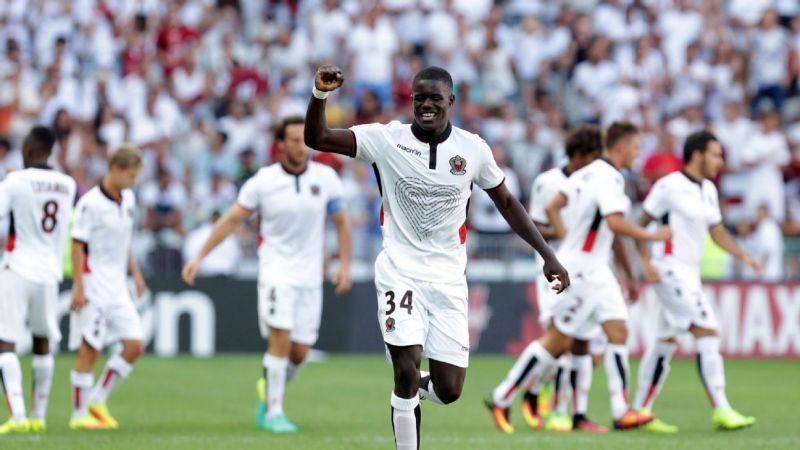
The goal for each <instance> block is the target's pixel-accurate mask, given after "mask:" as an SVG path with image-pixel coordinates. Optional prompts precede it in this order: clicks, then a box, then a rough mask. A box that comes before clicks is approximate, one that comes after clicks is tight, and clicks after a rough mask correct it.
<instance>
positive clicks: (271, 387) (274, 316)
mask: <svg viewBox="0 0 800 450" xmlns="http://www.w3.org/2000/svg"><path fill="white" fill-rule="evenodd" d="M265 278H266V277H265ZM301 295H302V290H301V289H298V288H296V287H293V286H288V285H282V284H279V283H268V282H265V281H262V282H259V288H258V296H259V299H258V312H259V327H260V329H261V334H262V336H264V337H266V338H267V339H268V345H267V352H266V353H264V357H263V359H262V364H263V367H264V377H263V380H264V381H263V382H261V381H260V382H259V383H258V387H259V390H260V393H259V394H260V398H261V399H262V401H261V402H259V404H258V408H257V411H256V424H257V425H258V427H259V428H261V429H264V430H267V431H271V432H273V433H293V432H296V431H297V427H296V426H295V425H294V424H293V423H292V422H291V421H289V419H288V418H287V417H286V414H285V413H284V410H283V401H284V394H285V392H286V378H287V372H288V370H289V353H290V352H291V349H292V332H293V327H294V324H295V323H296V322H297V320H296V319H295V312H296V309H297V307H298V304H299V303H300V301H301Z"/></svg>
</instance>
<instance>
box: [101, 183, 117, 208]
mask: <svg viewBox="0 0 800 450" xmlns="http://www.w3.org/2000/svg"><path fill="white" fill-rule="evenodd" d="M97 187H98V188H100V192H102V193H103V195H104V196H105V197H106V198H107V199H109V200H111V201H112V202H114V203H116V204H118V205H119V204H121V203H122V193H121V192H120V198H114V196H112V195H111V193H110V192H108V191H107V190H106V188H104V187H103V183H102V182H101V183H97Z"/></svg>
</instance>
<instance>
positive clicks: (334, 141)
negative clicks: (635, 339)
mask: <svg viewBox="0 0 800 450" xmlns="http://www.w3.org/2000/svg"><path fill="white" fill-rule="evenodd" d="M343 81H344V79H343V77H342V72H341V70H339V68H337V67H333V66H322V67H320V68H319V69H318V70H317V73H316V77H315V80H314V88H313V90H312V97H311V99H310V101H309V104H308V112H307V113H306V124H307V127H306V133H305V139H306V143H307V144H308V145H309V146H311V147H313V148H316V149H319V150H322V151H326V152H332V153H339V154H342V155H347V156H350V157H353V158H357V159H359V160H361V161H365V162H367V163H368V164H371V165H372V167H373V169H374V171H375V175H376V178H377V180H378V185H379V186H380V190H381V195H382V198H383V206H382V209H381V213H380V221H381V226H382V230H383V238H384V239H383V251H382V252H381V253H380V255H378V258H377V260H376V261H375V287H376V290H377V300H378V322H379V324H380V327H381V329H382V332H383V340H384V342H385V344H386V348H387V353H388V355H389V357H390V358H391V361H392V366H393V369H394V389H393V391H392V393H391V396H390V403H391V411H392V415H391V420H392V428H393V430H394V438H395V444H396V447H397V448H398V449H403V450H405V449H415V448H419V445H420V444H419V443H420V432H419V429H420V423H421V412H420V407H419V401H420V398H427V399H429V400H430V401H432V402H434V403H438V404H448V403H452V402H454V401H456V400H457V399H458V397H459V396H460V395H461V391H462V388H463V385H464V378H465V376H466V372H467V365H468V361H469V335H468V327H467V282H466V277H465V271H466V261H467V255H466V251H465V245H464V244H465V241H466V226H465V221H466V213H467V205H468V202H469V197H470V194H471V188H472V184H473V183H474V184H477V185H478V187H480V188H482V189H485V190H486V191H487V192H488V194H489V196H490V197H491V198H492V200H493V201H494V203H495V205H496V206H497V208H498V210H499V211H500V213H501V214H502V215H503V217H504V218H505V219H506V221H507V222H508V223H509V225H511V228H512V229H513V230H514V231H515V232H516V233H517V234H518V235H520V236H521V237H522V238H523V239H524V240H525V241H526V242H528V244H530V245H531V246H532V247H533V248H534V249H536V251H537V252H538V253H539V254H540V255H542V257H543V258H544V273H545V276H546V277H547V278H548V280H550V281H552V280H554V279H556V278H557V279H558V280H560V284H559V285H558V286H556V289H558V290H559V292H560V291H562V290H563V289H565V288H566V287H567V286H569V278H568V276H567V272H566V270H565V269H564V268H563V267H562V266H561V264H560V263H559V262H558V260H557V259H556V257H555V254H554V253H553V251H552V250H551V249H550V247H548V246H547V244H546V243H545V241H544V239H543V238H542V236H541V235H540V234H539V232H538V231H537V230H536V227H535V226H534V225H533V223H532V221H531V220H530V219H529V218H528V215H527V213H526V211H525V208H524V207H523V206H522V205H521V204H520V203H519V201H518V200H517V199H515V198H514V197H513V195H511V193H510V192H509V191H508V188H507V187H506V186H505V184H504V177H503V172H502V170H500V168H499V167H498V166H497V164H496V163H495V161H494V158H493V157H492V153H491V151H490V149H489V146H488V145H487V144H486V143H485V142H484V141H483V140H482V139H481V138H480V137H479V136H477V135H474V134H472V133H468V132H466V131H464V130H462V129H459V128H456V127H453V126H452V125H451V124H450V120H449V116H450V110H451V108H452V106H453V102H454V101H455V96H454V95H453V81H452V78H451V77H450V74H449V73H448V72H447V71H446V70H444V69H441V68H438V67H428V68H426V69H423V70H421V71H420V72H418V73H417V74H416V75H415V76H414V79H413V82H412V104H413V109H414V120H413V123H411V124H402V123H400V122H390V123H389V124H385V125H384V124H379V123H373V124H367V125H358V126H354V127H352V128H350V129H349V130H344V129H330V128H328V127H327V124H326V120H325V97H327V95H328V93H329V92H330V91H333V90H336V89H338V88H339V87H340V86H341V85H342V83H343ZM422 356H425V357H427V358H428V359H429V360H430V374H427V373H422V374H421V373H420V362H421V358H422Z"/></svg>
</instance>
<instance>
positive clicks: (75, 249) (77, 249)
mask: <svg viewBox="0 0 800 450" xmlns="http://www.w3.org/2000/svg"><path fill="white" fill-rule="evenodd" d="M84 264H86V242H84V241H82V240H80V239H72V303H71V305H70V307H71V308H72V310H73V311H75V312H80V310H81V309H83V307H84V306H85V305H86V294H85V291H84V289H83V266H84Z"/></svg>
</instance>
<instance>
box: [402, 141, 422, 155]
mask: <svg viewBox="0 0 800 450" xmlns="http://www.w3.org/2000/svg"><path fill="white" fill-rule="evenodd" d="M397 148H399V149H400V150H402V151H404V152H406V153H409V154H411V155H414V156H422V152H421V151H419V150H417V149H413V148H410V147H406V146H405V145H401V144H397Z"/></svg>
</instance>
